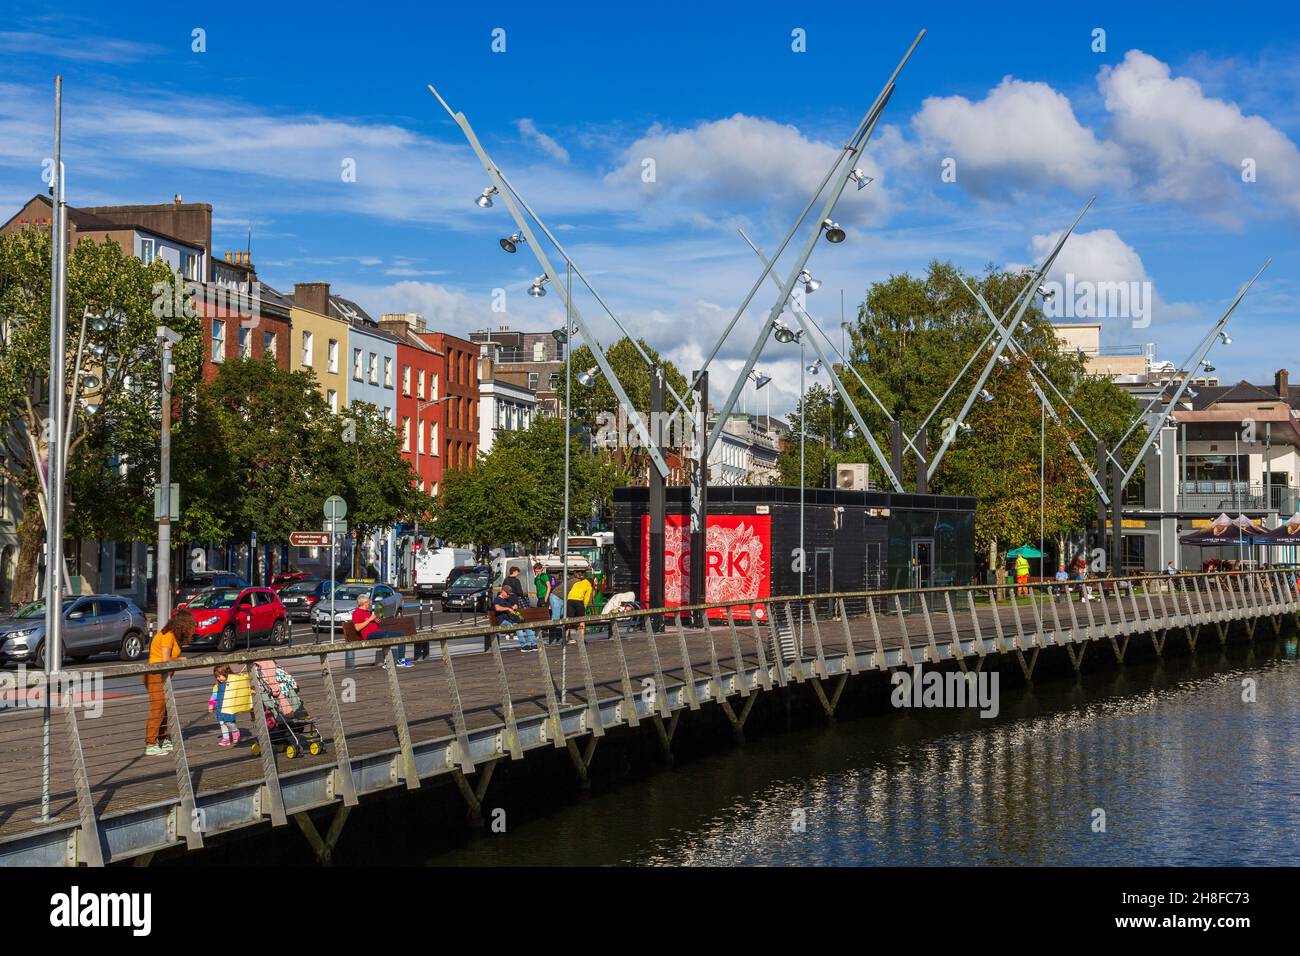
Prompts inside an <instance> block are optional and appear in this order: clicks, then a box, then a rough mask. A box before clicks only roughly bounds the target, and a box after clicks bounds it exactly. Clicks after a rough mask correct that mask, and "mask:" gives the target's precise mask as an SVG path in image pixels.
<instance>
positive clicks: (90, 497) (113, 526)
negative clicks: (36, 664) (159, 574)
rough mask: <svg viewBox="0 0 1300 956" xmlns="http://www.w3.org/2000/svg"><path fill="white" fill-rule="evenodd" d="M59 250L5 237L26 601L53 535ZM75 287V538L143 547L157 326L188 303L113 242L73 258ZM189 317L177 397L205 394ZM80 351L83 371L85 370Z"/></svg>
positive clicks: (11, 434)
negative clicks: (46, 494) (53, 275)
mask: <svg viewBox="0 0 1300 956" xmlns="http://www.w3.org/2000/svg"><path fill="white" fill-rule="evenodd" d="M50 250H51V243H50V233H49V231H48V230H40V229H26V230H23V231H21V232H17V233H12V234H6V235H3V236H0V326H2V328H0V419H3V421H4V423H5V425H4V432H3V439H4V440H3V453H2V457H3V462H2V463H0V469H3V472H4V476H5V478H6V479H7V480H8V481H9V482H11V483H12V484H13V486H14V487H16V488H17V489H18V490H19V494H20V496H21V498H22V502H23V519H22V525H21V527H20V529H19V539H20V545H19V557H18V568H17V573H16V575H15V580H14V590H13V593H14V595H15V596H18V595H25V594H30V593H32V590H33V589H34V586H35V575H36V568H37V559H38V556H39V551H40V547H41V538H42V536H43V533H44V530H45V528H44V519H43V517H42V508H43V492H42V491H41V487H42V479H41V474H42V471H43V469H44V467H45V458H46V454H47V442H48V439H49V437H50V436H48V435H47V434H46V432H47V429H46V427H45V423H46V421H47V419H48V416H49V410H48V384H47V383H48V372H49V363H50V359H49V356H50ZM67 276H68V283H67V285H68V301H67V316H68V324H67V327H66V332H65V341H66V349H65V353H64V381H65V383H66V388H65V399H64V401H65V408H66V409H67V410H68V415H69V417H70V418H71V420H72V427H71V432H70V435H71V441H70V442H69V443H68V448H69V455H68V464H67V481H66V482H65V506H64V508H65V516H66V529H67V533H68V534H69V535H71V536H74V537H78V536H82V537H113V538H118V539H120V540H133V539H137V538H139V537H141V536H142V535H143V534H144V533H145V531H146V530H147V528H148V527H149V526H150V525H151V524H152V520H153V488H154V486H155V485H156V483H157V475H158V440H157V434H158V426H157V419H158V414H159V400H160V388H159V378H160V375H161V368H160V356H159V350H158V347H157V344H156V341H155V335H156V329H157V326H158V324H159V322H158V319H157V317H156V314H157V312H158V305H159V302H160V301H164V300H165V301H168V302H174V301H177V300H178V297H179V299H180V300H181V301H183V297H184V295H185V292H184V290H183V283H182V282H181V280H180V279H179V278H178V277H177V276H176V275H174V274H173V273H172V272H171V271H170V270H169V269H168V267H167V265H166V264H165V263H164V262H162V261H161V260H155V261H154V262H153V263H151V264H150V265H147V266H146V265H145V264H144V263H142V262H141V261H140V260H139V259H136V258H134V257H133V256H130V255H127V254H126V253H125V252H123V251H122V248H121V247H120V246H119V245H117V243H115V242H112V241H109V240H105V241H104V242H102V243H95V242H93V241H92V240H90V239H82V240H80V241H79V242H78V243H77V244H76V246H75V247H73V249H72V250H71V252H70V254H69V256H68V263H67ZM186 311H189V310H185V309H182V310H181V313H182V314H180V315H178V316H176V317H175V318H174V319H169V320H168V324H169V325H170V326H171V327H172V328H173V329H174V330H175V331H176V332H178V333H180V335H181V336H182V340H181V344H180V345H179V346H178V347H177V348H176V349H175V350H174V352H173V363H174V365H175V383H176V388H177V389H181V390H184V389H192V388H193V387H194V384H195V382H196V381H197V379H198V375H199V368H200V349H201V341H200V337H199V335H198V325H197V321H196V320H195V319H194V317H193V316H192V315H189V316H187V315H185V314H184V313H185V312H186ZM95 317H102V318H104V319H105V320H107V321H106V322H105V323H104V325H105V327H104V328H103V329H97V328H95V325H96V323H95V322H94V318H95ZM83 318H85V319H86V320H87V321H86V323H85V324H86V329H85V340H84V345H83V343H82V342H81V329H82V325H83ZM79 345H83V347H82V350H81V354H82V356H83V361H82V365H81V368H80V369H79V370H78V369H77V367H76V361H77V355H78V347H79ZM78 373H80V374H78ZM92 382H93V383H94V387H91V385H92Z"/></svg>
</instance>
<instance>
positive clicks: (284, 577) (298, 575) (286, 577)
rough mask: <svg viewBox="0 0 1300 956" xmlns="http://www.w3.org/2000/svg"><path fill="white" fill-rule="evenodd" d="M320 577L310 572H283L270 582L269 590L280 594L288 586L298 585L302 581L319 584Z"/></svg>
mask: <svg viewBox="0 0 1300 956" xmlns="http://www.w3.org/2000/svg"><path fill="white" fill-rule="evenodd" d="M320 580H321V576H320V575H319V574H315V573H313V572H311V571H285V572H284V573H283V574H277V575H276V576H275V577H274V578H273V579H272V580H271V590H272V591H274V592H275V593H276V594H280V593H282V592H283V591H284V589H285V588H286V587H288V586H289V585H290V584H299V583H302V582H304V581H310V582H312V583H316V584H318V583H320Z"/></svg>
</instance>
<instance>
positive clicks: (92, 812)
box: [0, 568, 1300, 865]
mask: <svg viewBox="0 0 1300 956" xmlns="http://www.w3.org/2000/svg"><path fill="white" fill-rule="evenodd" d="M1297 611H1300V595H1298V593H1297V571H1296V570H1294V569H1280V568H1273V569H1262V570H1257V571H1239V572H1226V573H1225V572H1219V573H1204V572H1196V573H1180V574H1177V575H1138V576H1130V577H1115V578H1095V579H1089V580H1085V581H1072V582H1068V583H1063V582H1055V581H1051V582H1042V583H1034V584H1024V585H1017V584H1014V583H1008V584H1005V585H956V586H946V587H931V588H923V589H892V590H875V591H855V592H833V593H822V594H810V595H805V596H802V597H800V596H777V597H769V598H762V599H757V600H746V601H742V602H731V603H713V604H703V605H692V606H687V607H673V608H658V609H644V610H636V611H623V612H618V613H614V614H608V615H600V616H589V617H586V618H566V619H562V620H558V621H541V622H534V623H516V624H510V625H504V626H498V627H468V628H457V629H452V630H446V631H437V632H434V631H431V630H423V631H419V632H417V633H415V634H409V633H408V634H402V635H391V636H381V637H379V638H377V639H375V640H372V641H367V642H364V643H351V644H346V645H345V644H344V643H342V642H339V641H335V642H324V643H321V642H315V643H310V644H305V645H300V646H285V647H275V648H273V647H261V648H253V649H247V650H240V651H236V652H233V653H229V654H209V655H203V656H198V657H191V658H181V659H179V660H176V661H172V662H167V663H162V664H147V663H135V664H118V665H110V666H106V667H103V668H100V669H98V670H96V669H94V668H92V667H82V668H79V669H74V670H72V671H69V672H68V674H69V675H71V677H70V680H71V683H70V684H69V683H65V684H63V685H62V686H59V687H57V688H55V689H54V691H55V692H54V693H50V694H48V695H47V696H46V698H45V699H46V700H48V701H49V702H50V705H51V706H48V707H46V706H34V701H33V700H32V699H30V698H31V694H30V691H31V688H32V686H33V684H34V683H35V684H39V683H40V679H41V675H32V674H28V675H25V676H26V678H27V680H26V682H25V683H24V685H23V687H22V688H20V689H19V690H17V691H15V697H14V700H12V701H11V703H12V704H13V706H11V707H9V708H8V712H7V713H3V714H0V743H3V744H4V746H3V747H0V863H26V864H45V865H51V864H67V863H76V862H82V863H89V864H92V865H94V864H101V863H104V862H111V861H115V860H121V859H127V858H131V857H133V856H139V855H143V854H149V853H152V852H155V851H157V850H161V849H165V848H168V847H172V846H176V845H178V844H180V843H184V844H185V845H186V846H187V847H188V848H190V849H198V848H201V847H202V846H203V845H204V843H205V840H207V839H208V838H210V837H211V836H212V835H214V834H218V833H222V832H226V831H229V830H235V829H238V828H241V827H245V826H252V825H255V824H258V823H262V822H265V821H266V820H268V819H269V820H270V822H271V823H272V824H273V825H276V826H278V825H282V824H284V823H285V822H286V821H287V820H288V818H289V817H290V816H293V817H295V819H296V820H297V821H298V823H299V825H300V826H302V827H303V829H304V832H308V831H309V830H310V828H311V823H310V820H309V818H307V817H306V813H307V811H308V810H313V809H316V808H319V807H321V806H326V805H331V804H333V805H337V806H342V807H349V806H352V805H355V804H356V803H357V802H358V800H359V799H360V798H361V797H362V796H365V795H366V794H368V793H372V792H378V791H381V790H387V789H390V788H394V787H404V788H408V789H416V788H418V787H420V786H421V785H422V781H424V780H427V779H429V778H431V777H436V776H440V775H451V776H452V777H453V778H454V780H455V783H456V785H457V787H458V788H459V789H460V791H461V793H462V795H463V796H464V797H465V799H466V802H467V803H468V804H469V805H470V808H471V812H477V810H478V806H479V804H480V803H481V801H482V799H483V790H484V789H485V788H486V785H487V780H488V779H490V776H491V768H492V767H493V766H495V763H496V762H497V761H498V760H501V759H522V758H523V757H524V756H525V754H526V753H527V752H528V751H530V750H533V749H536V748H547V747H554V748H564V749H567V750H568V751H569V753H570V756H571V757H572V758H573V762H574V766H575V771H576V772H577V773H578V775H579V777H580V778H581V779H582V780H585V779H586V776H585V775H586V768H587V766H588V765H589V763H590V761H591V758H592V752H593V751H594V749H595V743H596V742H597V741H598V740H599V738H600V737H602V736H603V735H604V734H605V732H606V731H607V730H609V729H612V728H615V727H635V726H637V725H638V724H639V723H640V722H642V721H648V722H651V723H653V724H654V725H655V728H656V731H657V733H658V735H659V737H660V741H661V743H662V744H663V745H664V746H665V747H668V746H670V744H671V738H672V732H673V729H674V728H675V727H676V723H677V719H678V718H679V717H680V715H681V713H682V712H684V711H691V710H697V709H699V708H700V706H702V704H704V703H713V704H716V705H717V706H718V707H719V708H721V709H722V710H723V711H724V712H725V713H726V715H727V717H728V719H729V720H730V721H731V723H732V726H733V728H734V729H735V731H736V733H737V735H738V736H740V735H741V734H742V733H743V727H744V722H745V719H746V717H747V715H748V714H749V711H750V708H751V707H752V706H753V702H754V700H755V699H756V698H757V697H758V695H760V694H761V693H762V692H764V691H768V690H771V689H772V688H774V687H782V686H786V685H788V684H791V683H808V684H809V685H810V686H811V688H812V690H813V691H814V692H815V693H816V695H817V698H818V700H819V701H820V702H821V704H822V706H823V707H825V708H826V711H827V713H828V714H832V713H833V711H834V709H835V706H836V703H837V702H838V700H839V697H840V693H841V691H842V690H843V687H844V684H845V682H846V681H847V679H848V677H849V676H851V675H855V674H860V673H864V672H867V671H871V670H879V671H887V670H890V669H892V668H896V667H903V666H913V665H916V664H923V663H928V664H930V665H945V664H949V663H953V662H955V664H956V665H957V666H958V667H960V668H961V669H962V670H963V671H966V670H967V668H968V666H971V667H973V668H974V669H979V667H981V666H982V663H983V659H984V658H987V657H990V656H998V655H1009V656H1011V657H1014V659H1015V660H1016V661H1017V662H1018V664H1019V666H1020V667H1021V668H1022V669H1023V670H1024V672H1025V676H1026V678H1031V677H1032V671H1033V667H1034V662H1035V661H1036V660H1037V657H1038V652H1039V651H1040V650H1042V649H1044V648H1047V647H1052V646H1063V647H1064V648H1065V649H1066V650H1067V652H1068V653H1069V655H1070V659H1071V661H1072V662H1074V664H1075V666H1076V668H1077V667H1078V666H1079V660H1080V659H1082V656H1083V647H1084V646H1085V645H1086V644H1088V643H1091V642H1109V644H1110V645H1111V647H1112V648H1113V650H1114V653H1115V655H1116V656H1117V657H1118V658H1119V659H1120V660H1121V661H1122V660H1123V656H1124V651H1125V650H1126V649H1127V646H1128V642H1129V639H1130V638H1131V637H1132V636H1134V635H1136V634H1150V636H1151V639H1152V641H1153V643H1154V644H1155V646H1156V649H1157V652H1160V650H1161V649H1162V648H1163V644H1164V641H1166V640H1167V637H1168V634H1169V632H1170V631H1171V630H1181V631H1183V632H1184V633H1185V634H1186V635H1187V639H1188V641H1189V642H1190V643H1191V644H1192V646H1193V649H1194V647H1195V641H1196V639H1197V635H1199V632H1200V629H1201V628H1202V627H1205V626H1212V627H1214V628H1215V629H1216V630H1217V632H1218V634H1219V637H1220V640H1222V641H1225V642H1226V640H1227V629H1228V627H1229V626H1230V625H1231V624H1232V623H1233V622H1235V621H1242V622H1244V623H1245V626H1246V627H1247V628H1248V630H1249V632H1250V634H1251V636H1252V637H1253V636H1254V630H1255V626H1256V624H1257V623H1258V621H1259V620H1260V619H1264V618H1268V619H1271V620H1272V622H1273V626H1274V628H1275V630H1278V629H1280V622H1281V617H1282V615H1284V614H1292V615H1294V614H1296V613H1297ZM534 636H535V637H536V638H537V639H538V647H537V650H536V651H528V650H525V649H524V648H523V644H524V643H527V642H528V641H529V640H530V639H531V638H533V637H534ZM566 636H567V637H571V638H573V639H574V641H573V643H567V642H565V638H566ZM557 638H558V641H559V642H558V643H548V639H550V640H556V639H557ZM479 642H481V644H480V643H479ZM415 643H419V644H425V645H427V647H428V649H429V650H431V651H435V650H436V653H434V654H433V655H431V657H430V658H429V660H428V662H427V663H422V664H420V665H417V666H416V667H413V668H409V669H408V668H399V667H398V666H396V664H397V660H398V658H397V655H396V653H395V651H396V649H397V648H398V647H399V645H412V644H415ZM480 647H481V650H480ZM347 650H350V651H353V652H354V653H355V655H356V657H357V658H358V659H363V658H370V657H373V658H374V660H375V664H378V663H380V661H384V666H374V665H372V666H356V667H348V666H346V663H345V654H344V652H345V651H347ZM462 652H463V653H462ZM267 661H272V662H273V663H274V664H276V665H278V667H279V668H280V669H281V671H283V672H287V673H289V674H292V675H293V677H294V678H295V680H296V686H295V688H294V690H295V692H296V697H297V698H298V699H299V700H300V701H301V704H302V709H301V710H297V709H291V711H290V713H288V714H286V713H285V705H286V702H284V701H282V700H281V698H280V694H279V692H280V691H281V690H282V686H281V685H280V684H278V683H276V682H275V681H273V680H268V681H267V682H266V683H263V682H262V681H259V680H258V679H257V678H256V676H255V674H254V673H252V672H253V671H257V672H261V670H262V668H258V667H256V666H255V665H256V664H257V663H258V662H267ZM362 663H363V664H364V663H365V661H364V660H362ZM217 666H229V667H232V668H234V670H235V673H236V674H238V673H239V672H240V671H241V670H243V671H244V672H245V673H248V674H249V695H250V699H249V703H250V707H249V710H248V712H243V711H241V712H239V713H238V715H237V719H236V721H235V723H236V724H237V725H239V726H240V729H241V740H240V742H239V743H237V744H235V745H233V746H230V747H222V746H220V745H219V744H218V743H217V732H216V731H217V722H216V719H215V717H212V716H210V715H209V713H208V711H207V703H208V700H209V695H210V693H211V691H212V683H213V677H212V669H213V668H214V667H217ZM146 675H147V676H148V677H150V678H151V679H154V680H156V681H157V683H158V685H159V687H160V700H161V701H162V702H163V703H164V704H165V709H166V716H165V727H166V732H165V735H166V736H167V737H168V738H169V739H170V741H171V742H172V746H173V749H172V750H171V751H170V752H169V753H166V754H165V755H162V756H156V755H155V756H144V755H143V751H144V743H143V736H144V728H145V723H146V720H147V719H148V716H149V706H150V698H149V696H148V695H147V694H146V693H142V692H141V691H142V689H143V688H142V687H141V685H140V684H139V683H136V682H137V681H139V680H140V679H141V677H142V676H146ZM290 697H292V695H290ZM287 703H288V704H292V703H293V700H292V699H290V700H289V701H287ZM277 714H279V715H280V716H279V717H277V716H276V715H277ZM281 718H283V719H281ZM45 731H48V732H49V734H50V738H51V746H50V748H49V750H48V751H44V750H43V749H42V737H43V733H44V732H45ZM248 737H251V741H252V744H253V745H252V746H246V745H244V740H246V739H247V738H248ZM579 740H582V741H583V742H584V747H583V748H579V747H578V746H577V741H579ZM47 753H48V755H49V761H48V763H47V762H46V761H45V756H46V754H47ZM43 771H44V772H43ZM476 772H481V774H480V776H479V777H478V785H477V786H470V785H469V783H468V782H467V780H466V778H467V776H469V775H472V774H475V773H476ZM310 832H311V833H314V832H315V831H314V830H311V831H310ZM317 837H318V839H320V838H319V835H317ZM309 839H310V836H309ZM315 842H316V841H313V845H315Z"/></svg>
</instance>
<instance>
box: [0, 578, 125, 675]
mask: <svg viewBox="0 0 1300 956" xmlns="http://www.w3.org/2000/svg"><path fill="white" fill-rule="evenodd" d="M148 646H149V622H148V621H147V620H146V619H145V616H144V612H143V611H141V610H140V608H138V607H137V606H136V605H135V602H133V601H132V600H130V599H129V598H124V597H122V596H121V595H118V594H90V595H86V596H84V597H79V598H68V599H66V600H64V602H63V654H64V657H65V659H67V660H69V661H80V660H85V659H86V658H87V657H90V656H91V655H92V654H102V653H105V652H113V653H115V654H117V655H118V657H120V658H121V659H122V660H124V661H135V660H139V659H140V658H141V657H142V656H144V654H145V652H146V650H147V649H148ZM8 661H16V662H20V663H27V664H30V665H32V666H33V667H44V666H45V602H44V601H33V602H32V603H31V604H28V605H26V606H24V607H22V608H19V610H18V611H17V612H16V613H14V615H13V616H12V617H7V618H5V619H4V620H0V663H5V662H8Z"/></svg>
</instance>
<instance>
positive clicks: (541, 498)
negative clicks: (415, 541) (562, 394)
mask: <svg viewBox="0 0 1300 956" xmlns="http://www.w3.org/2000/svg"><path fill="white" fill-rule="evenodd" d="M569 453H570V460H569V498H570V501H569V518H570V520H569V530H570V531H578V530H581V529H582V528H583V522H584V519H585V518H586V517H587V516H588V515H590V514H591V513H592V511H593V510H594V509H598V508H607V507H609V506H610V504H611V502H612V498H613V489H614V486H615V484H616V483H617V482H618V475H617V472H616V469H615V468H614V467H613V466H612V465H610V464H609V463H608V462H605V461H602V460H601V459H600V458H598V457H596V456H594V455H592V454H590V453H588V452H586V451H585V450H583V448H582V447H581V445H580V444H579V443H578V441H577V438H576V437H575V436H570V440H569ZM563 517H564V423H563V421H562V420H560V419H558V418H543V417H540V416H539V417H537V418H534V419H533V423H532V425H531V427H529V428H528V429H527V430H523V431H511V432H500V433H498V435H497V437H496V440H495V441H494V443H493V446H492V451H491V452H490V453H488V454H487V455H483V456H481V457H480V458H479V460H478V462H477V463H476V464H475V466H474V467H473V468H465V469H454V470H452V471H449V472H447V474H446V475H444V477H443V482H442V487H441V489H440V493H439V495H438V498H437V499H436V500H435V501H434V506H433V518H434V530H435V533H436V534H437V536H438V537H439V538H441V539H443V540H444V541H448V542H451V543H453V544H464V545H472V546H474V547H476V548H478V549H479V550H486V549H487V548H490V547H494V546H497V545H502V544H509V543H518V544H522V545H525V546H527V547H529V548H530V549H540V548H541V546H542V545H543V543H544V542H545V541H547V540H548V539H551V538H553V537H555V536H556V534H557V533H558V531H559V527H560V524H561V522H562V520H563Z"/></svg>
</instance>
